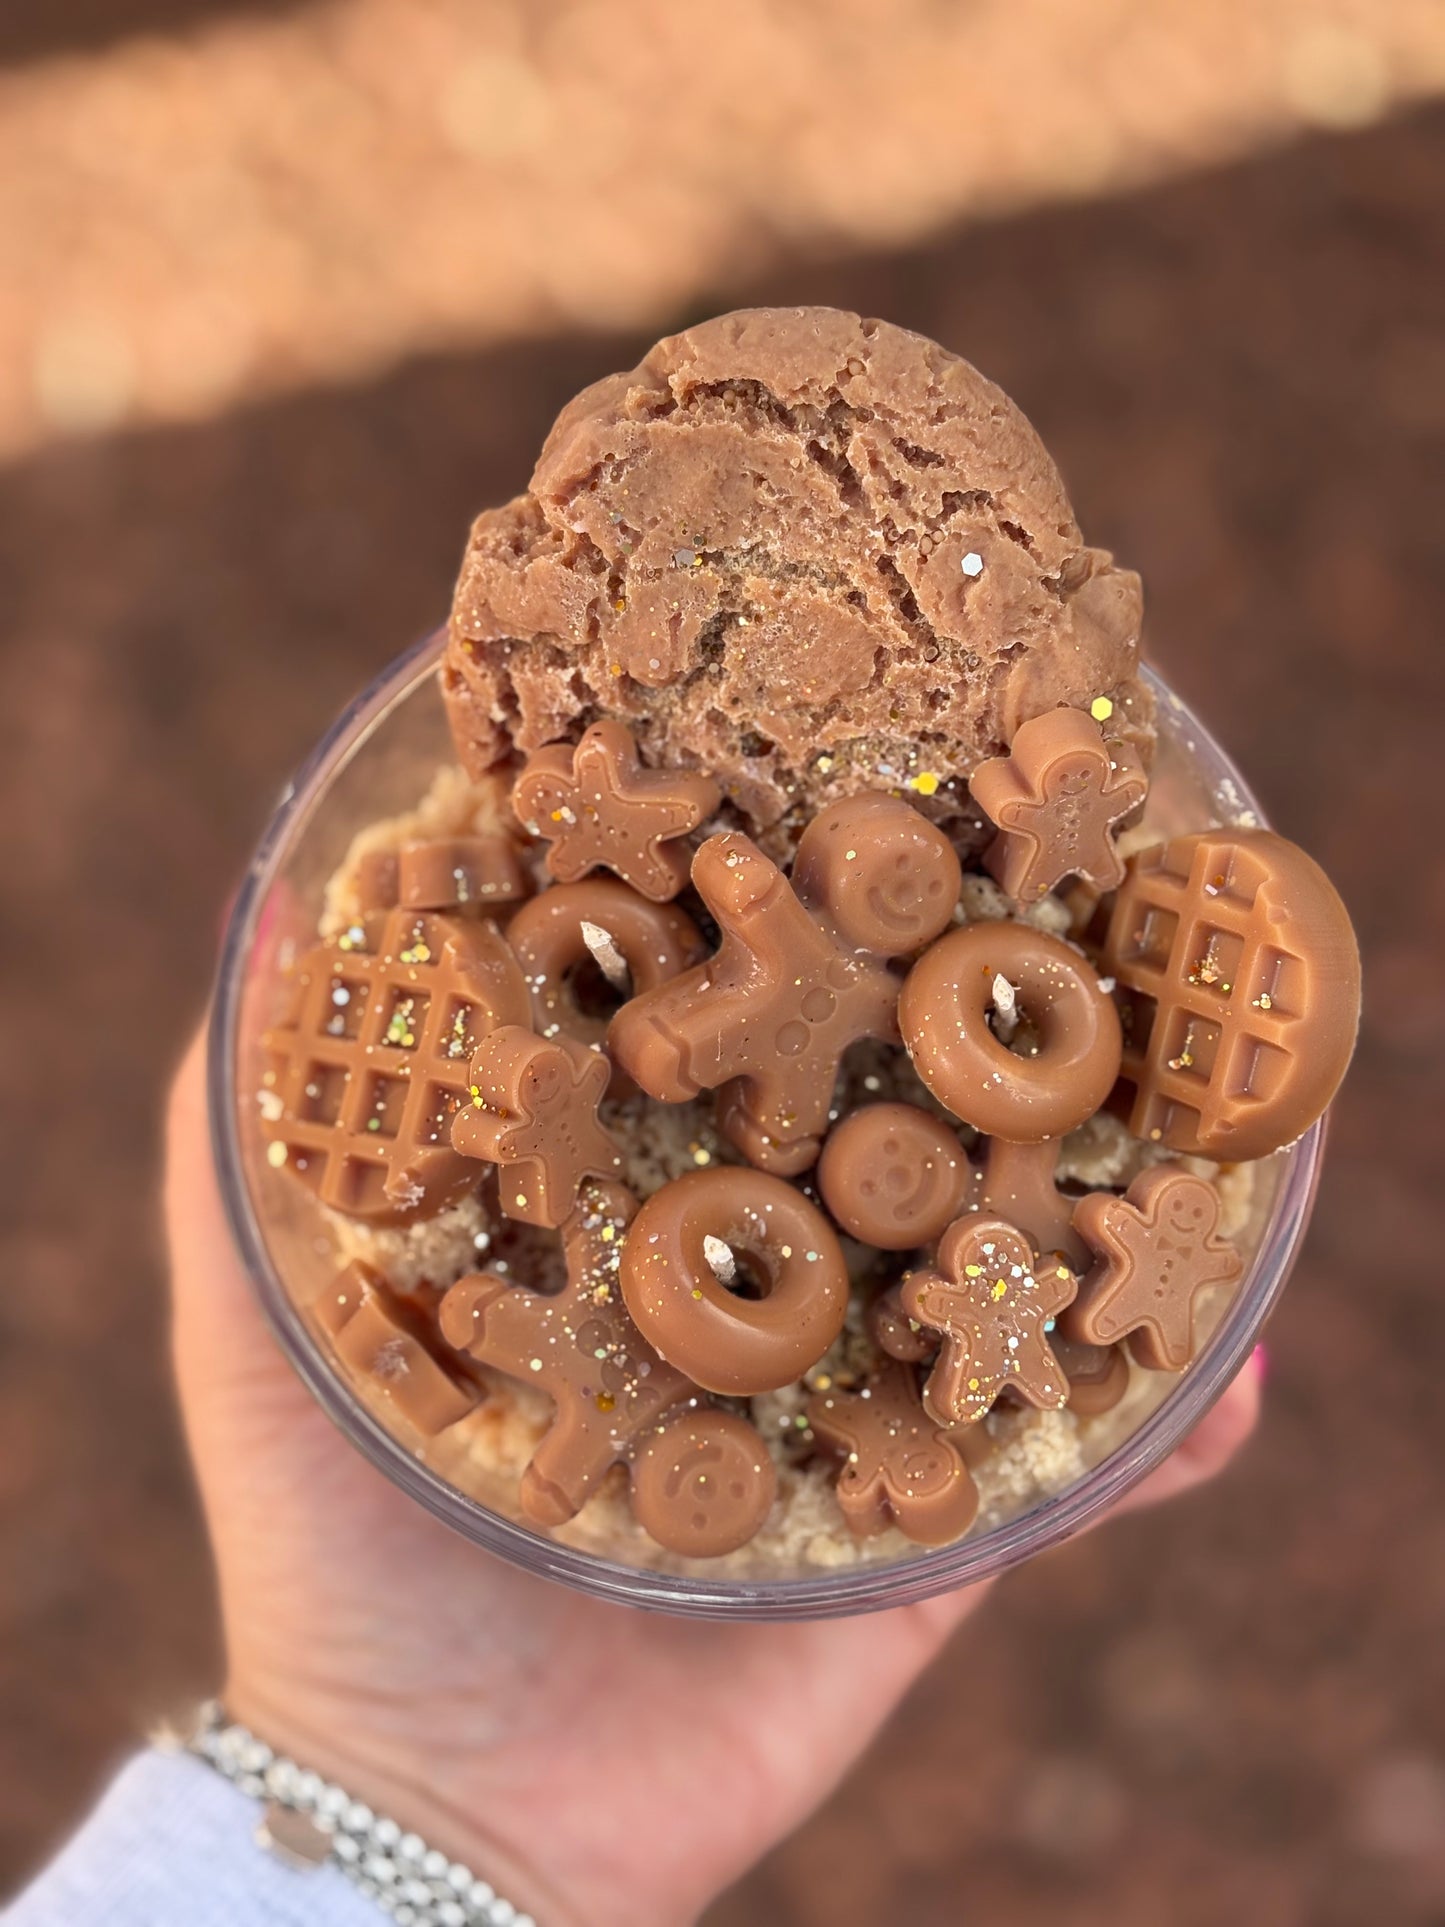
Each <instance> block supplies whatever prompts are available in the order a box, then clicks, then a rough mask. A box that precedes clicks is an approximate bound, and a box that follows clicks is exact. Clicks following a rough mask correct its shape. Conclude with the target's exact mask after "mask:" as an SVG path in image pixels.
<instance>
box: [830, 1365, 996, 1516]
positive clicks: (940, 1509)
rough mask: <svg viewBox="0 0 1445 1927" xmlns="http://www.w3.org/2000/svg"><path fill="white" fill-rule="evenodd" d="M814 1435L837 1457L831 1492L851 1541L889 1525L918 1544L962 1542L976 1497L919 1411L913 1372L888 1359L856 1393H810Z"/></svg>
mask: <svg viewBox="0 0 1445 1927" xmlns="http://www.w3.org/2000/svg"><path fill="white" fill-rule="evenodd" d="M807 1419H808V1424H809V1426H810V1427H811V1429H812V1431H813V1434H814V1436H815V1437H816V1438H817V1439H819V1440H820V1441H821V1443H822V1444H823V1445H825V1446H828V1447H831V1448H832V1449H833V1450H834V1451H835V1452H839V1453H841V1454H842V1455H843V1459H844V1463H843V1468H842V1470H841V1471H840V1472H839V1474H838V1483H837V1486H836V1488H835V1490H836V1494H837V1499H838V1505H839V1509H840V1510H841V1511H842V1514H843V1518H844V1520H845V1522H846V1523H847V1526H848V1530H849V1531H850V1532H851V1533H852V1534H853V1535H854V1537H855V1538H859V1539H868V1538H872V1537H873V1536H874V1535H875V1534H876V1533H879V1532H884V1531H886V1530H887V1528H888V1527H889V1526H890V1525H896V1526H897V1527H898V1530H899V1531H900V1532H901V1533H903V1534H904V1535H905V1536H906V1537H907V1538H909V1539H912V1540H913V1541H914V1542H915V1543H916V1544H918V1545H921V1546H946V1545H949V1544H950V1543H951V1542H952V1541H953V1540H955V1539H958V1538H961V1537H962V1536H963V1534H964V1533H965V1532H967V1531H968V1528H969V1527H970V1526H971V1525H972V1524H973V1521H974V1515H975V1514H976V1513H977V1511H978V1492H977V1490H976V1488H975V1486H974V1483H973V1480H972V1478H971V1477H970V1476H969V1471H968V1467H967V1466H966V1465H965V1464H964V1462H963V1458H962V1456H961V1455H960V1453H959V1451H958V1448H957V1447H956V1446H955V1445H954V1444H953V1442H952V1441H951V1440H950V1439H949V1438H948V1436H947V1435H946V1433H944V1432H943V1431H941V1430H940V1429H939V1427H938V1425H937V1424H936V1423H935V1421H934V1420H933V1419H932V1418H930V1417H929V1415H928V1414H927V1413H926V1412H925V1411H924V1409H923V1407H922V1405H921V1404H920V1403H919V1399H918V1384H917V1381H916V1379H915V1378H914V1375H913V1367H912V1366H911V1365H904V1364H900V1363H897V1362H896V1361H892V1360H890V1361H889V1362H888V1363H886V1364H885V1365H884V1366H883V1367H882V1369H881V1370H880V1371H879V1372H878V1373H877V1374H876V1375H875V1376H874V1377H873V1378H871V1379H870V1380H869V1381H868V1383H867V1384H866V1385H865V1386H864V1387H863V1389H862V1390H861V1391H857V1392H845V1391H839V1390H833V1391H828V1392H815V1393H814V1394H813V1396H812V1397H811V1398H810V1399H809V1400H808V1404H807Z"/></svg>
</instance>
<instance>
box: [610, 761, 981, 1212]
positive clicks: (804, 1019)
mask: <svg viewBox="0 0 1445 1927" xmlns="http://www.w3.org/2000/svg"><path fill="white" fill-rule="evenodd" d="M692 876H693V883H694V884H695V886H696V888H697V891H698V894H699V895H700V896H701V897H702V899H703V901H704V903H705V904H706V905H707V907H708V909H709V910H710V911H711V913H712V915H713V916H714V917H715V918H716V920H717V923H718V926H719V928H720V929H721V931H722V946H721V948H720V949H719V951H718V953H717V955H716V956H715V957H712V958H711V959H710V960H709V961H708V962H707V963H704V964H700V965H699V966H698V967H697V968H696V969H695V970H689V971H685V972H684V973H683V975H682V976H680V977H675V978H673V980H672V982H671V983H667V984H663V985H662V986H661V987H660V988H659V989H657V990H652V991H649V992H648V993H647V994H646V995H644V996H641V997H637V998H634V999H633V1001H632V1002H631V1003H629V1004H624V1005H623V1007H622V1009H621V1010H620V1011H618V1013H617V1015H616V1016H615V1017H614V1018H613V1020H612V1027H611V1030H610V1032H609V1044H610V1047H611V1050H612V1053H613V1055H614V1057H615V1058H616V1059H617V1061H618V1062H619V1063H620V1064H621V1065H622V1066H623V1068H624V1069H625V1070H626V1071H627V1072H628V1073H629V1074H630V1075H631V1076H632V1077H633V1078H635V1079H636V1081H637V1083H638V1084H640V1085H641V1087H642V1089H643V1090H645V1091H647V1092H648V1093H649V1094H650V1095H651V1096H653V1097H656V1098H661V1099H663V1100H664V1101H666V1102H669V1103H679V1102H682V1101H683V1100H685V1099H688V1098H692V1097H695V1096H696V1095H697V1094H698V1092H699V1091H702V1090H715V1089H717V1088H718V1087H719V1086H722V1087H723V1089H722V1094H721V1097H720V1099H719V1107H718V1109H719V1121H720V1124H721V1127H722V1130H723V1132H724V1134H725V1135H726V1136H727V1138H728V1139H729V1140H730V1142H732V1143H733V1144H735V1145H737V1147H738V1148H739V1150H741V1151H742V1152H743V1153H744V1155H745V1156H746V1157H747V1158H749V1159H750V1160H751V1161H752V1162H753V1163H754V1164H756V1165H758V1166H759V1167H761V1168H762V1169H764V1170H767V1171H776V1172H781V1173H783V1174H784V1175H786V1176H794V1175H796V1174H797V1173H798V1172H800V1171H806V1170H807V1168H808V1166H809V1165H810V1164H812V1163H813V1161H814V1160H815V1159H816V1157H817V1155H818V1146H819V1139H820V1137H821V1136H822V1133H823V1132H824V1130H826V1128H827V1124H828V1112H829V1108H830V1106H831V1104H832V1101H833V1089H834V1085H835V1083H836V1081H837V1075H838V1064H839V1060H840V1059H841V1057H842V1055H843V1052H844V1051H845V1050H846V1049H847V1048H848V1046H849V1045H850V1044H853V1043H856V1042H857V1041H858V1039H859V1038H862V1037H876V1038H881V1039H883V1040H885V1041H887V1042H896V1041H897V1037H898V1030H897V1021H896V1014H895V1007H896V1004H897V1000H898V986H899V979H898V977H897V975H896V974H895V973H894V971H892V970H891V969H890V968H889V960H890V959H891V958H894V957H903V956H907V955H908V954H910V953H911V952H912V951H915V950H917V949H919V948H921V946H922V945H924V944H926V943H929V942H930V941H931V940H932V939H933V938H934V937H936V936H937V935H938V932H939V931H940V930H942V929H943V928H944V927H945V926H946V924H947V923H948V920H949V918H950V917H951V915H952V914H953V906H954V904H955V903H956V901H957V899H958V892H959V884H960V870H959V862H958V857H957V856H956V854H955V853H954V850H953V848H952V846H951V844H950V843H949V842H948V839H947V838H946V837H945V836H944V835H943V834H942V833H941V832H940V831H939V830H937V829H936V828H935V827H934V826H933V825H932V824H931V823H928V822H927V821H925V819H924V818H923V817H921V816H920V815H919V814H918V812H917V811H916V810H914V809H913V808H912V807H911V806H910V805H909V804H907V803H904V802H902V801H901V800H900V799H898V798H896V797H889V796H882V795H879V794H877V793H876V792H874V793H865V794H862V795H859V796H854V797H850V798H849V799H848V800H847V801H845V802H843V803H839V804H836V805H834V806H833V808H831V809H828V810H825V811H824V812H823V814H822V815H821V816H819V817H816V818H815V819H814V821H813V822H812V823H810V824H809V825H808V828H807V829H806V830H805V831H804V833H803V837H802V840H801V841H800V843H799V845H798V854H797V860H796V862H795V864H794V866H793V877H792V882H791V883H789V881H788V879H787V878H786V877H785V876H784V875H783V874H782V872H781V871H780V870H779V869H778V867H777V865H776V864H774V863H772V862H771V861H770V860H769V859H768V858H767V857H765V856H764V855H763V854H762V852H761V851H760V850H759V849H758V848H757V847H756V845H754V844H753V843H750V842H749V841H748V839H747V838H746V837H744V836H738V835H735V834H730V835H724V836H715V837H710V838H709V839H708V841H707V842H706V843H704V844H703V846H702V848H701V849H700V850H699V851H698V853H697V857H696V860H695V862H694V863H693V872H692Z"/></svg>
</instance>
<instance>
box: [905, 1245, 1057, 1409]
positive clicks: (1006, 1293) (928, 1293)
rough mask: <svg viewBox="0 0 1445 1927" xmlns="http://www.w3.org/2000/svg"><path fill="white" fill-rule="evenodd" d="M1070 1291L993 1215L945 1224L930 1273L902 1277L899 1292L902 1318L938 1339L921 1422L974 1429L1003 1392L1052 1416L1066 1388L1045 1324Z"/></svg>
mask: <svg viewBox="0 0 1445 1927" xmlns="http://www.w3.org/2000/svg"><path fill="white" fill-rule="evenodd" d="M1077 1288H1078V1281H1077V1280H1076V1279H1075V1277H1074V1274H1073V1272H1072V1271H1070V1270H1069V1268H1068V1266H1067V1265H1062V1264H1059V1263H1058V1262H1057V1260H1053V1261H1051V1262H1049V1263H1048V1264H1040V1263H1039V1262H1038V1260H1037V1259H1036V1258H1035V1256H1034V1252H1033V1249H1032V1247H1031V1246H1030V1244H1029V1241H1028V1239H1027V1238H1026V1237H1024V1236H1023V1234H1022V1233H1021V1232H1019V1231H1018V1230H1016V1229H1015V1228H1014V1226H1013V1225H1010V1224H1005V1223H1004V1221H1003V1220H1002V1219H1001V1218H986V1217H984V1216H983V1215H982V1214H981V1213H979V1212H973V1213H970V1215H969V1216H968V1217H966V1218H960V1219H959V1220H958V1221H957V1222H956V1223H955V1224H952V1225H950V1226H949V1228H948V1230H947V1231H946V1232H945V1233H944V1234H943V1237H942V1239H941V1240H940V1242H939V1246H938V1263H937V1269H936V1270H934V1269H930V1270H926V1271H914V1272H910V1273H909V1275H908V1276H907V1277H906V1278H905V1279H903V1281H902V1284H901V1286H900V1289H899V1302H900V1303H901V1305H902V1307H903V1310H904V1311H905V1313H906V1314H907V1315H908V1317H909V1318H911V1319H913V1320H914V1321H915V1322H916V1323H917V1324H920V1325H925V1326H927V1327H928V1329H929V1330H930V1331H935V1332H937V1333H939V1335H940V1336H941V1338H942V1340H943V1348H942V1350H941V1351H940V1353H939V1355H938V1359H937V1362H936V1363H935V1365H934V1367H933V1370H932V1371H931V1372H930V1373H929V1375H928V1381H927V1383H926V1385H925V1386H924V1390H923V1404H924V1408H925V1410H926V1411H927V1412H928V1413H929V1414H930V1416H931V1417H933V1418H935V1419H936V1420H937V1421H938V1423H939V1424H940V1425H972V1424H976V1423H977V1422H978V1420H979V1419H981V1418H982V1417H983V1416H984V1414H985V1413H986V1412H987V1411H989V1409H990V1408H991V1407H992V1405H993V1404H994V1401H995V1400H996V1399H998V1398H999V1397H1000V1396H1001V1395H1002V1394H1003V1393H1004V1392H1009V1393H1011V1394H1012V1395H1013V1396H1014V1397H1015V1398H1019V1399H1022V1400H1023V1401H1024V1402H1025V1403H1027V1404H1029V1405H1035V1406H1038V1407H1039V1408H1040V1409H1041V1410H1044V1411H1057V1410H1059V1409H1060V1408H1061V1407H1062V1406H1063V1405H1064V1404H1065V1402H1066V1401H1067V1399H1068V1396H1069V1388H1068V1383H1067V1381H1066V1379H1065V1377H1064V1374H1063V1370H1062V1368H1061V1367H1060V1365H1059V1361H1058V1359H1057V1358H1055V1356H1054V1354H1053V1352H1052V1350H1051V1349H1050V1347H1049V1341H1048V1334H1047V1331H1046V1327H1047V1326H1048V1324H1049V1322H1050V1321H1051V1320H1052V1319H1054V1318H1056V1317H1057V1316H1058V1314H1059V1312H1061V1311H1062V1310H1063V1308H1064V1306H1065V1305H1067V1304H1068V1303H1069V1302H1070V1300H1071V1299H1072V1298H1073V1296H1074V1293H1075V1291H1076V1290H1077Z"/></svg>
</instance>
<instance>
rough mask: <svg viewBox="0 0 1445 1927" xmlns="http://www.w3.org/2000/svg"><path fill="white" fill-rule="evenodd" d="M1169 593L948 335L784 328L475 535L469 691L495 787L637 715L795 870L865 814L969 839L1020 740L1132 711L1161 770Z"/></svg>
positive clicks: (607, 434) (738, 346)
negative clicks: (1094, 704)
mask: <svg viewBox="0 0 1445 1927" xmlns="http://www.w3.org/2000/svg"><path fill="white" fill-rule="evenodd" d="M1140 610H1141V597H1140V588H1139V580H1138V577H1137V576H1136V575H1134V574H1133V573H1132V572H1130V571H1128V570H1124V569H1121V568H1118V567H1116V566H1115V564H1114V562H1113V560H1112V558H1111V557H1110V556H1109V555H1108V554H1106V553H1105V552H1104V551H1103V550H1100V549H1096V548H1091V547H1089V546H1088V545H1087V544H1086V542H1085V541H1084V539H1083V537H1082V535H1081V534H1080V531H1079V528H1078V526H1077V524H1076V522H1075V520H1074V516H1073V511H1072V510H1071V508H1070V506H1069V502H1068V498H1067V496H1066V494H1065V492H1064V488H1063V484H1062V482H1061V481H1060V478H1059V475H1058V472H1057V470H1056V469H1055V467H1054V465H1053V463H1052V461H1051V460H1050V458H1049V456H1048V453H1047V451H1046V450H1045V449H1044V447H1043V445H1042V443H1041V442H1040V441H1039V439H1038V437H1037V435H1035V433H1034V431H1033V429H1032V428H1031V427H1030V426H1029V424H1028V422H1027V421H1026V420H1025V419H1024V417H1023V415H1022V414H1021V413H1020V412H1019V410H1018V409H1017V408H1015V407H1014V405H1013V404H1012V403H1011V402H1010V401H1009V399H1008V398H1007V396H1006V395H1004V394H1003V392H1002V391H1001V390H1000V389H999V388H997V387H996V386H995V385H994V384H993V383H992V382H990V381H987V380H986V379H985V378H984V377H983V376H982V375H980V374H979V373H978V372H977V370H976V369H974V368H973V367H971V366H970V365H969V363H968V362H966V361H963V360H961V359H960V358H959V357H958V356H956V355H953V354H950V353H948V352H947V351H946V350H944V349H943V348H940V347H939V346H937V345H936V344H935V343H934V342H931V341H929V340H927V339H925V338H924V337H923V336H921V335H916V334H912V333H909V332H908V331H906V330H904V329H901V328H896V327H893V326H891V325H889V324H887V323H884V322H879V321H866V320H861V319H860V318H859V317H858V316H856V315H851V314H846V313H842V312H840V311H838V310H835V309H830V308H790V309H754V310H747V311H743V312H739V313H735V314H728V315H723V316H720V317H718V318H717V319H716V320H712V321H708V322H705V323H703V324H701V325H699V326H698V327H695V328H690V329H688V330H686V331H685V332H683V333H681V334H678V335H674V336H671V337H670V338H668V339H667V340H664V341H662V342H660V343H659V344H658V345H657V346H656V347H655V348H654V349H653V350H652V351H651V352H650V353H649V354H648V355H647V356H646V357H645V358H644V359H643V361H642V362H641V363H640V364H639V365H638V367H637V368H635V369H633V370H631V371H630V372H628V373H625V374H617V375H611V376H608V377H607V378H606V379H604V380H602V381H600V382H597V383H595V384H594V385H593V386H592V387H591V388H588V389H586V390H584V391H583V393H582V394H580V395H578V396H577V398H576V399H575V400H574V401H572V402H571V403H570V404H569V405H568V406H567V407H566V408H565V409H564V410H563V411H562V414H561V415H560V416H559V417H558V420H557V422H556V424H555V426H554V428H553V430H552V432H551V434H550V435H549V437H548V439H547V442H546V445H545V446H544V448H543V450H542V453H541V457H540V459H539V461H538V463H537V466H536V470H535V472H534V474H533V476H532V482H531V487H530V489H529V491H528V492H527V493H526V494H525V495H522V496H519V497H517V498H516V499H515V500H514V501H512V502H510V503H507V504H506V505H505V506H503V507H500V508H495V509H490V510H487V511H486V512H485V513H484V514H482V515H481V516H480V517H479V519H478V520H477V522H476V524H475V525H474V527H473V529H472V533H471V539H470V542H469V545H468V549H467V554H466V558H465V562H464V565H463V568H462V573H461V578H460V581H459V583H458V586H457V592H456V597H455V602H454V606H453V611H452V618H451V626H450V632H449V642H448V649H447V657H446V663H445V668H444V671H443V686H444V688H445V690H446V694H447V700H448V704H449V708H450V712H451V718H452V725H453V729H454V732H455V734H456V738H457V743H458V748H459V750H460V753H461V755H462V758H463V760H464V761H465V762H466V763H467V764H468V766H469V767H470V768H471V769H472V770H473V771H481V770H483V769H485V768H488V767H490V766H492V765H493V764H494V763H496V762H498V761H501V760H503V759H505V758H507V757H509V756H513V755H516V754H518V753H527V752H530V751H532V750H534V749H536V748H537V747H538V746H539V745H540V744H543V743H547V742H549V741H554V740H558V739H561V738H566V737H573V738H575V737H576V735H577V734H578V733H579V732H580V730H581V728H583V727H585V726H586V725H587V724H588V723H590V722H592V721H595V720H596V719H597V718H599V717H603V716H615V717H620V718H622V719H624V720H625V721H626V722H627V723H628V724H629V726H630V727H631V728H632V730H633V732H634V734H635V736H636V738H637V741H638V743H639V746H640V748H641V750H642V753H643V756H644V759H645V761H647V762H648V763H650V764H652V765H654V766H658V765H664V764H666V765H675V766H680V767H690V768H697V769H701V770H705V771H707V772H709V773H710V774H713V775H715V776H716V777H717V779H718V781H719V782H720V783H721V784H722V786H723V789H724V792H725V795H726V798H727V803H726V806H725V814H726V815H729V816H730V817H731V818H732V820H733V821H734V822H736V823H737V824H738V825H740V826H741V827H743V828H745V829H747V830H748V831H749V832H750V833H751V834H754V835H760V836H763V837H764V838H765V839H766V845H767V847H769V848H771V849H774V850H777V849H779V848H785V847H790V846H791V843H792V841H793V840H794V839H795V837H796V833H797V831H798V830H799V829H800V828H801V826H802V824H803V823H804V822H806V820H807V819H808V817H810V816H811V815H813V814H815V813H816V812H817V811H818V810H819V809H820V808H821V807H823V806H824V804H826V803H827V802H829V801H831V800H834V799H836V798H837V797H839V796H841V795H843V794H847V793H849V792H851V791H853V790H856V789H864V788H867V789H879V788H884V789H886V788H890V787H898V788H902V789H905V790H906V791H908V793H909V794H910V795H911V797H912V798H913V799H914V800H916V801H917V802H918V803H919V806H920V808H922V809H923V810H924V811H925V812H926V813H927V814H929V815H930V816H933V817H934V818H935V819H936V820H939V821H941V822H945V823H946V822H948V821H949V820H950V819H951V818H963V817H967V816H969V815H971V812H970V810H969V807H968V803H967V795H966V779H967V776H968V774H969V772H970V771H971V770H972V769H973V768H974V767H975V766H976V765H977V764H978V763H979V762H980V761H982V760H983V759H985V758H987V757H989V756H993V755H996V754H998V753H999V752H1000V750H1001V749H1002V748H1004V747H1005V746H1006V745H1007V744H1008V742H1009V741H1010V740H1011V738H1012V735H1013V732H1014V730H1015V729H1016V728H1017V726H1018V725H1019V723H1021V722H1023V721H1025V720H1027V719H1028V718H1029V717H1030V716H1034V715H1037V714H1039V713H1041V712H1042V711H1044V710H1047V709H1050V708H1053V707H1054V706H1055V705H1057V704H1060V703H1063V704H1071V705H1082V706H1085V707H1087V705H1088V704H1089V703H1090V702H1091V701H1092V700H1093V699H1094V698H1096V697H1099V696H1108V697H1109V698H1110V699H1111V700H1112V702H1113V704H1114V706H1115V713H1116V715H1117V717H1118V727H1119V728H1120V730H1121V732H1123V733H1126V734H1130V735H1132V736H1133V737H1134V738H1135V739H1136V740H1138V741H1139V742H1140V743H1141V744H1142V745H1143V747H1144V748H1145V749H1146V751H1147V748H1148V746H1149V739H1150V735H1151V730H1150V709H1149V701H1148V697H1147V694H1146V692H1145V691H1144V690H1143V689H1142V688H1141V686H1140V684H1139V681H1138V679H1137V677H1138V638H1139V624H1140Z"/></svg>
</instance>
